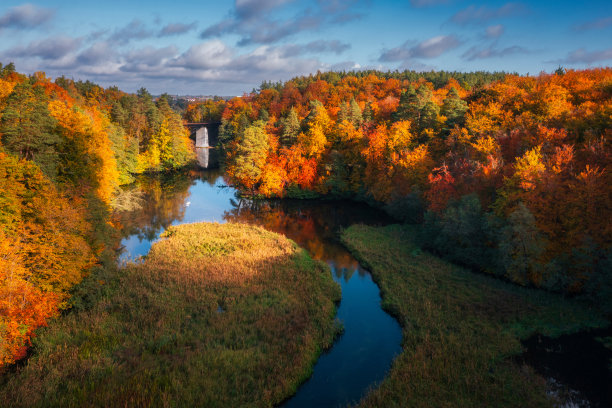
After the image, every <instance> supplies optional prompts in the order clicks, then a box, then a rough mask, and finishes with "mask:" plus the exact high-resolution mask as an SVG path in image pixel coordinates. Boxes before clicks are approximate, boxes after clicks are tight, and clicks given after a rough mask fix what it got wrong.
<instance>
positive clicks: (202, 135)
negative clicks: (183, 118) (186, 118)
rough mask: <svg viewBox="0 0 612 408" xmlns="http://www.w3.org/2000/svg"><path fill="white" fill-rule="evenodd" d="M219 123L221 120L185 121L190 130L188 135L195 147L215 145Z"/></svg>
mask: <svg viewBox="0 0 612 408" xmlns="http://www.w3.org/2000/svg"><path fill="white" fill-rule="evenodd" d="M220 125H221V122H197V123H185V126H186V127H187V129H189V132H190V135H189V137H190V138H191V140H193V141H194V142H195V147H216V146H217V140H218V139H219V126H220Z"/></svg>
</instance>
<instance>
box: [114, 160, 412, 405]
mask: <svg viewBox="0 0 612 408" xmlns="http://www.w3.org/2000/svg"><path fill="white" fill-rule="evenodd" d="M124 194H125V199H124V201H125V204H124V205H123V206H122V207H121V208H122V211H118V212H117V214H116V216H117V219H118V220H119V222H120V223H121V225H122V226H123V234H124V235H123V236H124V238H123V240H122V244H123V246H124V248H125V251H124V253H123V254H122V256H121V259H122V260H123V261H125V260H130V259H135V258H137V257H139V256H144V255H146V254H147V253H148V251H149V249H150V248H151V245H152V243H153V242H154V241H155V240H156V239H158V237H159V235H160V233H161V232H163V231H164V230H165V229H166V228H168V226H170V225H177V224H182V223H190V222H200V221H216V222H243V223H250V224H256V225H260V226H262V227H264V228H266V229H268V230H271V231H275V232H279V233H282V234H284V235H286V236H287V237H289V238H291V239H292V240H294V241H295V242H297V243H298V244H299V245H300V246H302V247H303V248H305V249H306V250H307V251H308V252H309V253H310V254H311V256H312V257H313V258H315V259H318V260H322V261H324V262H326V263H327V264H328V265H330V268H331V270H332V276H333V278H334V280H335V281H336V282H338V284H339V285H340V286H341V288H342V300H341V302H340V305H339V307H338V311H337V318H338V319H339V320H340V321H341V322H342V324H343V326H344V333H343V334H342V336H341V337H340V338H339V339H338V340H337V341H336V342H335V343H334V345H333V346H332V348H331V349H330V350H329V351H327V352H325V353H324V354H322V355H321V357H320V358H319V360H318V361H317V363H316V365H315V367H314V370H313V375H312V377H311V378H310V379H308V380H307V381H306V382H305V383H304V384H303V385H302V386H300V388H299V389H298V391H297V393H296V395H295V396H293V397H292V398H290V399H289V400H287V401H285V403H284V405H283V406H286V407H312V406H317V407H335V406H345V405H347V404H348V403H351V402H356V401H358V400H359V399H360V398H361V397H362V396H363V395H364V394H365V392H366V391H367V390H368V389H369V388H371V387H373V386H375V385H376V384H377V383H378V382H380V381H381V380H382V379H383V378H384V376H385V374H386V373H387V371H388V370H389V368H390V366H391V362H392V361H393V358H394V357H395V356H396V355H397V354H399V353H400V351H401V339H402V334H401V328H400V326H399V324H398V323H397V321H396V320H395V319H393V318H392V317H391V316H390V315H388V314H387V313H385V312H384V311H383V310H382V308H381V298H380V293H379V289H378V286H377V285H376V284H375V283H374V282H373V281H372V277H371V275H370V273H369V272H368V271H366V270H364V269H363V268H361V266H360V265H359V263H358V262H357V260H356V259H355V258H353V256H352V255H351V254H350V253H349V252H348V251H347V250H346V249H345V248H344V247H343V246H342V245H341V244H340V243H339V241H338V235H339V231H340V230H341V228H345V227H348V226H349V225H351V224H355V223H365V224H374V225H381V224H387V223H389V222H390V219H388V218H387V217H386V215H385V214H384V213H382V212H380V211H377V210H375V209H373V208H371V207H369V206H367V205H365V204H360V203H353V202H349V201H322V200H319V201H302V200H257V201H252V200H243V199H238V198H236V196H235V190H233V189H232V188H228V187H225V186H224V182H223V178H222V174H221V173H220V171H219V170H207V171H192V172H191V173H189V174H184V175H182V176H181V177H179V176H176V178H167V177H146V178H142V179H140V180H138V182H137V183H135V184H134V185H132V186H129V187H128V188H126V190H125V192H124ZM130 201H132V203H131V204H132V205H129V204H130Z"/></svg>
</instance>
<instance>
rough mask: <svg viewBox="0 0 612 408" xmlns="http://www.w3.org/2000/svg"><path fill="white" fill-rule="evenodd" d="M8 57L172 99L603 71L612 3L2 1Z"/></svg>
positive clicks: (32, 67) (611, 46)
mask: <svg viewBox="0 0 612 408" xmlns="http://www.w3.org/2000/svg"><path fill="white" fill-rule="evenodd" d="M75 3H76V4H75ZM10 61H13V62H14V63H15V64H16V66H17V69H18V71H20V72H26V73H32V72H35V71H45V72H46V73H47V75H49V76H51V77H56V76H59V75H66V76H67V77H72V78H74V79H83V80H85V79H89V80H92V81H94V82H97V83H99V84H101V85H103V86H110V85H117V86H119V87H120V88H121V89H123V90H126V91H130V92H131V91H135V90H136V89H138V88H140V87H143V86H144V87H146V88H147V89H149V90H150V91H151V92H152V93H161V92H169V93H177V94H218V95H239V94H242V93H243V92H248V91H250V90H251V89H253V88H256V87H257V86H258V85H259V84H260V83H261V82H262V81H263V80H273V81H277V80H287V79H289V78H291V77H293V76H295V75H301V74H308V73H313V72H316V71H317V70H321V71H325V70H348V69H366V68H375V69H381V70H396V69H397V70H403V69H414V70H417V71H423V70H427V71H428V70H432V69H433V70H458V71H476V70H488V71H494V70H504V71H510V72H519V73H532V74H534V73H538V72H540V71H547V72H550V71H553V70H554V69H556V68H557V67H558V66H559V65H562V66H564V67H567V68H586V67H597V66H609V65H610V63H611V62H612V2H610V1H590V2H585V3H579V2H575V1H563V0H559V1H539V2H534V1H522V2H519V1H510V2H508V1H488V2H482V1H481V2H478V1H470V0H467V1H463V0H410V1H408V0H405V1H392V0H308V1H298V0H235V1H204V0H200V1H195V0H189V1H182V0H175V1H168V0H164V1H160V0H149V1H128V0H122V1H119V0H105V1H101V2H84V1H82V2H78V3H77V2H74V1H69V0H47V1H34V2H31V3H24V2H21V1H14V0H2V4H1V5H0V62H2V63H4V64H6V63H8V62H10Z"/></svg>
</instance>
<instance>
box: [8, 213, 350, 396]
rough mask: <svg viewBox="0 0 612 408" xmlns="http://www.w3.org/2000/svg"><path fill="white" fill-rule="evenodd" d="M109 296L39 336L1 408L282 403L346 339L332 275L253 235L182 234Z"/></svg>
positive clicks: (200, 227) (174, 232)
mask: <svg viewBox="0 0 612 408" xmlns="http://www.w3.org/2000/svg"><path fill="white" fill-rule="evenodd" d="M104 287H105V289H104V290H102V291H101V292H100V293H99V294H98V295H97V297H96V299H95V300H94V301H92V302H90V303H91V307H90V308H88V309H86V310H81V311H78V312H75V313H71V314H69V315H67V316H65V317H64V318H62V319H58V320H57V321H55V322H53V323H52V324H51V325H50V327H48V328H47V329H45V330H44V331H42V332H41V333H40V334H39V336H38V337H37V340H36V344H35V347H34V354H33V356H32V357H31V358H30V359H29V360H28V362H27V364H26V365H24V366H22V367H18V368H16V369H15V370H14V371H13V372H12V373H8V374H6V375H4V376H3V377H2V380H1V382H0V406H113V407H121V406H207V407H229V406H258V407H259V406H261V407H265V406H273V405H274V404H276V403H278V402H280V401H282V400H283V399H284V398H286V397H287V396H289V395H291V394H292V393H293V392H294V391H295V389H296V388H297V385H298V384H299V382H300V381H302V380H304V379H305V378H306V377H307V376H308V375H309V374H310V370H311V367H312V365H313V363H314V361H315V360H316V357H317V355H318V354H319V353H320V352H321V350H322V349H324V348H326V347H328V346H329V345H330V344H331V342H332V341H333V337H334V335H335V333H336V330H337V327H336V324H335V323H334V314H335V302H337V301H338V300H339V298H340V292H339V287H338V286H337V285H336V284H335V283H334V282H333V280H332V279H331V275H330V273H329V269H328V267H327V266H326V265H324V264H323V263H320V262H317V261H313V260H312V259H311V258H310V257H309V256H308V255H307V253H306V252H305V251H304V250H302V249H300V248H299V247H298V246H297V245H296V244H295V243H293V242H292V241H289V240H288V239H286V238H284V237H283V236H281V235H278V234H275V233H271V232H268V231H265V230H264V229H262V228H258V227H254V226H247V225H242V224H223V225H220V224H189V225H181V226H179V227H172V228H171V229H169V230H168V232H167V233H166V238H165V239H163V240H161V241H160V242H158V243H156V244H155V245H154V246H153V248H152V250H151V252H150V253H149V255H148V256H147V258H146V260H145V262H144V263H142V264H133V265H128V266H127V267H125V268H123V269H119V270H118V271H117V272H116V273H114V274H112V275H111V276H110V277H109V278H108V281H107V282H105V285H104Z"/></svg>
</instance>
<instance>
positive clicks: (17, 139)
mask: <svg viewBox="0 0 612 408" xmlns="http://www.w3.org/2000/svg"><path fill="white" fill-rule="evenodd" d="M47 103H48V98H47V96H46V95H45V92H44V90H43V89H42V88H41V87H38V86H32V85H31V84H30V83H29V82H25V83H23V84H19V85H17V86H15V89H14V90H13V93H12V94H11V95H10V96H9V98H8V100H7V104H6V108H5V110H4V113H3V114H2V119H1V120H0V134H2V144H3V145H4V146H5V148H6V149H7V150H8V151H9V152H11V153H13V154H15V155H17V156H18V157H20V158H24V159H27V160H33V161H35V162H36V164H38V165H39V166H40V168H41V169H42V171H43V172H44V173H45V174H46V175H47V176H48V177H49V178H51V179H55V177H56V175H57V161H58V154H57V147H58V145H59V143H60V141H61V139H60V137H59V135H58V134H57V132H56V131H55V126H56V123H57V122H56V121H55V119H53V117H51V115H50V114H49V109H48V106H47Z"/></svg>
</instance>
